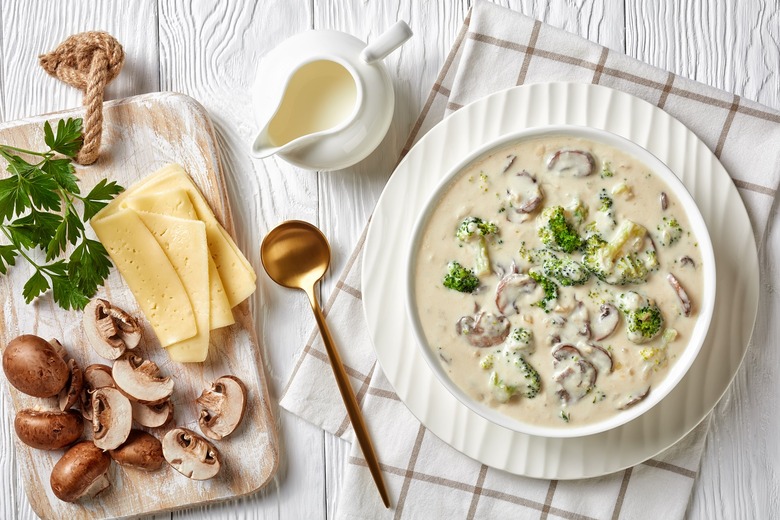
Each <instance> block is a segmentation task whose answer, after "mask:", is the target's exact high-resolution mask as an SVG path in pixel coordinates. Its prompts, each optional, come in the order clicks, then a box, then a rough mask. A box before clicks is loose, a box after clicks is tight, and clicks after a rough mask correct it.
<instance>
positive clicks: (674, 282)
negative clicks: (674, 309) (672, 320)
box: [666, 273, 691, 317]
mask: <svg viewBox="0 0 780 520" xmlns="http://www.w3.org/2000/svg"><path fill="white" fill-rule="evenodd" d="M666 279H667V280H668V281H669V285H671V286H672V289H674V292H675V293H676V294H677V299H678V300H680V307H681V308H682V312H683V316H685V317H688V316H690V315H691V299H690V298H688V293H687V292H685V289H683V286H682V285H681V284H680V280H678V279H677V277H676V276H674V275H673V274H672V273H669V274H668V275H666Z"/></svg>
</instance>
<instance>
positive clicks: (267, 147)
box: [252, 125, 282, 159]
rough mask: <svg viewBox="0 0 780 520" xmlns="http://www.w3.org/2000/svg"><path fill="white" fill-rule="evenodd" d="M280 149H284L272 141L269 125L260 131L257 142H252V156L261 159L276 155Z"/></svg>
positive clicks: (256, 138)
mask: <svg viewBox="0 0 780 520" xmlns="http://www.w3.org/2000/svg"><path fill="white" fill-rule="evenodd" d="M280 148H282V147H281V146H277V145H275V144H274V143H273V141H272V140H271V136H270V135H269V133H268V125H265V127H264V128H262V129H261V130H260V132H259V133H258V134H257V136H256V137H255V140H254V141H253V142H252V154H254V155H255V156H256V157H258V158H260V159H264V158H266V157H270V156H272V155H274V154H275V153H277V152H278V151H279V149H280Z"/></svg>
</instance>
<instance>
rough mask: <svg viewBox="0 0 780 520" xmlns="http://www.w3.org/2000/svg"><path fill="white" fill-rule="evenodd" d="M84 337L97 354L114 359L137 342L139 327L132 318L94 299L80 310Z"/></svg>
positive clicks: (102, 301)
mask: <svg viewBox="0 0 780 520" xmlns="http://www.w3.org/2000/svg"><path fill="white" fill-rule="evenodd" d="M83 325H84V334H85V335H86V337H87V340H88V341H89V344H90V345H92V348H93V349H94V350H95V352H97V353H98V354H99V355H101V356H102V357H104V358H106V359H111V360H113V359H117V358H118V357H119V356H121V355H122V354H123V353H124V352H125V349H134V348H135V347H136V346H138V343H140V341H141V332H142V331H141V325H140V324H139V323H138V320H136V319H135V318H134V317H133V316H131V315H130V314H128V313H126V312H125V311H123V310H122V309H120V308H119V307H115V306H113V305H111V303H110V302H108V301H107V300H103V299H100V298H95V299H94V300H92V301H90V302H89V303H88V304H87V306H86V307H85V308H84V318H83Z"/></svg>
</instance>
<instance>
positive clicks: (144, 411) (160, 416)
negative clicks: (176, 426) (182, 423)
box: [130, 399, 173, 428]
mask: <svg viewBox="0 0 780 520" xmlns="http://www.w3.org/2000/svg"><path fill="white" fill-rule="evenodd" d="M130 406H132V407H133V420H135V422H137V423H138V424H140V425H141V426H146V427H147V428H159V427H160V426H164V425H165V424H166V423H168V421H170V420H171V419H173V403H172V402H171V400H170V399H168V400H166V401H163V402H162V403H160V404H141V403H136V402H135V401H130Z"/></svg>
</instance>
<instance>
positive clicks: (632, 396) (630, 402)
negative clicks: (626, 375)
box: [616, 386, 650, 410]
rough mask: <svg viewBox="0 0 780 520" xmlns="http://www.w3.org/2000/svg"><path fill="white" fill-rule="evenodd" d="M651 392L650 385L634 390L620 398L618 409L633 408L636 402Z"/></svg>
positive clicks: (617, 404)
mask: <svg viewBox="0 0 780 520" xmlns="http://www.w3.org/2000/svg"><path fill="white" fill-rule="evenodd" d="M649 393H650V387H649V386H648V387H646V388H642V389H640V390H637V391H634V392H631V393H629V394H628V395H626V396H625V397H623V398H622V399H620V400H619V401H618V402H617V403H616V406H617V409H618V410H625V409H627V408H631V407H632V406H634V405H635V404H636V403H638V402H639V401H641V400H642V399H644V398H645V397H647V394H649Z"/></svg>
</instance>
